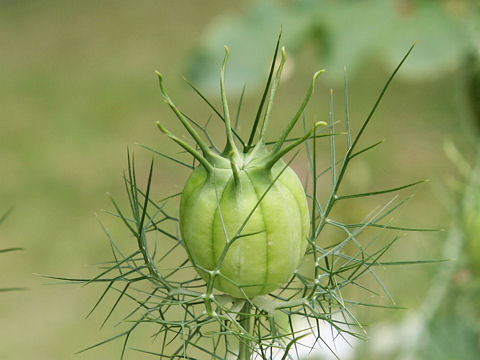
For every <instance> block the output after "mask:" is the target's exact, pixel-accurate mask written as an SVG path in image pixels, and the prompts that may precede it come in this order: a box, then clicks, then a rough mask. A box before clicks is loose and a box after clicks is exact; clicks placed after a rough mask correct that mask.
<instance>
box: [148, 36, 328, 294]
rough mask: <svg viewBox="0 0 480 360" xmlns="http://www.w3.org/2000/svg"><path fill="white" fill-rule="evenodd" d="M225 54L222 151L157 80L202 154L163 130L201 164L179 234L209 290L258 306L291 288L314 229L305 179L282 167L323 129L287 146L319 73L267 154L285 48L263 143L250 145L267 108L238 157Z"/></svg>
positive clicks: (188, 188)
mask: <svg viewBox="0 0 480 360" xmlns="http://www.w3.org/2000/svg"><path fill="white" fill-rule="evenodd" d="M225 50H226V55H225V59H224V62H223V65H222V71H221V76H220V85H221V94H222V104H223V110H224V111H223V112H224V114H223V117H222V116H221V117H222V120H223V121H224V122H225V128H226V137H227V144H226V147H225V149H224V151H223V152H221V153H220V152H215V151H214V150H212V148H211V147H209V146H208V145H207V144H206V143H205V142H204V141H203V139H202V138H201V137H200V136H199V134H198V133H197V132H196V131H195V130H194V129H193V127H192V126H191V124H190V121H189V119H187V118H186V116H185V115H184V114H183V113H182V112H181V111H179V110H178V109H177V107H176V106H175V105H174V104H173V102H172V100H171V99H170V97H169V96H168V95H167V93H166V91H165V89H164V86H163V78H162V76H161V74H159V73H157V75H158V77H159V80H160V89H161V92H162V96H163V99H164V100H165V102H166V103H167V104H168V105H169V106H170V108H171V109H172V110H173V111H174V113H175V114H176V116H177V117H178V119H179V120H180V121H181V122H182V124H183V125H184V127H185V128H186V129H187V131H188V132H189V133H190V135H191V136H192V137H193V139H194V140H195V142H196V144H197V146H198V149H199V151H197V150H196V149H195V148H194V147H192V146H191V145H189V144H187V143H186V142H184V141H183V140H181V139H180V138H178V137H176V136H175V135H173V134H171V133H170V132H169V131H168V130H167V129H165V127H163V126H162V125H161V124H158V126H159V128H160V130H161V131H162V132H164V133H165V134H167V135H168V136H169V137H170V138H171V139H172V140H174V141H175V142H176V143H177V144H179V145H180V146H182V147H183V148H184V149H185V150H186V151H187V152H189V153H190V154H191V155H192V156H193V157H195V158H196V159H197V160H198V162H199V165H198V166H197V167H196V168H195V169H194V170H193V172H192V174H191V175H190V177H189V179H188V180H187V183H186V184H185V187H184V189H183V192H182V197H181V202H180V218H179V223H180V232H181V236H182V240H183V242H184V244H185V248H186V250H187V253H188V256H189V258H190V260H191V262H192V263H193V265H194V267H195V269H196V270H197V272H198V273H199V274H200V275H201V276H202V277H203V278H204V279H205V281H206V282H207V284H208V286H210V287H214V288H216V289H217V290H220V291H222V292H224V293H227V294H230V295H232V296H234V297H237V298H245V297H248V298H252V297H254V296H257V295H263V294H267V293H269V292H271V291H273V290H275V289H277V288H279V287H280V286H281V285H282V284H284V283H285V282H287V281H288V280H289V279H290V278H291V277H292V275H293V274H294V272H295V270H296V269H297V267H298V265H299V264H300V262H301V260H302V259H303V256H304V254H305V250H306V248H307V244H308V236H309V228H310V215H309V209H308V205H307V198H306V195H305V191H304V189H303V186H302V184H301V182H300V179H299V178H298V176H297V174H296V173H295V172H294V171H293V170H292V169H291V168H290V167H289V166H288V164H285V163H284V162H283V160H282V156H284V155H285V154H287V153H288V152H289V151H291V150H292V149H294V148H296V147H297V146H298V145H300V144H301V143H303V142H304V141H306V140H307V139H308V138H310V137H311V135H312V134H313V133H314V131H315V128H316V127H317V126H320V125H325V123H323V122H318V123H316V124H315V125H314V127H313V129H311V130H310V131H309V132H307V133H306V134H305V135H304V136H302V137H300V138H297V139H293V140H291V141H288V145H286V143H287V142H286V140H287V136H288V134H289V133H290V131H291V129H292V128H293V126H294V125H295V124H296V122H297V121H298V119H299V118H300V116H301V115H302V114H303V111H304V109H305V107H306V105H307V103H308V101H309V99H310V97H311V95H312V93H313V89H314V82H315V79H316V77H317V76H318V74H319V73H320V72H317V73H316V74H315V75H314V77H313V81H312V83H311V86H310V88H309V90H308V92H307V94H306V97H305V99H304V101H303V103H302V105H301V107H300V109H299V110H298V111H297V113H296V114H295V116H294V117H293V119H292V120H291V121H290V122H289V124H288V125H287V127H286V129H285V130H284V131H283V133H282V135H281V136H280V138H279V139H278V140H277V141H276V142H275V144H274V145H273V146H272V149H269V147H268V146H267V145H266V143H265V132H266V129H267V124H268V120H269V115H270V111H271V107H272V104H273V99H274V97H275V93H276V90H277V88H278V84H279V81H280V76H281V72H282V69H283V66H284V64H285V60H286V53H285V50H284V49H283V48H282V58H281V62H280V64H279V67H278V70H277V73H276V76H275V79H274V80H273V85H272V88H271V90H270V99H269V101H268V104H267V107H266V109H265V114H264V120H263V123H262V127H261V129H260V138H259V140H258V142H257V143H256V144H255V145H254V144H252V141H253V137H254V135H255V133H256V130H257V125H258V124H259V119H260V115H261V114H262V112H263V101H262V103H261V105H260V108H259V111H258V114H257V117H256V120H255V122H254V126H253V128H252V132H251V136H250V139H249V141H248V143H247V144H246V143H245V142H244V141H243V140H241V138H240V137H239V136H237V139H238V141H239V142H241V143H242V145H243V151H239V150H238V148H237V144H236V143H235V141H234V134H233V130H232V128H231V125H230V116H229V110H228V104H227V101H226V95H225V81H224V76H225V66H226V61H227V58H228V49H227V48H225ZM277 52H278V43H277V48H276V51H275V56H274V61H273V63H272V67H271V73H270V77H269V81H268V82H267V87H266V90H265V94H266V93H267V92H268V90H269V88H270V82H271V79H272V76H271V75H272V73H273V68H274V66H275V59H276V55H277ZM195 90H196V89H195ZM265 94H264V95H265ZM264 98H265V96H264Z"/></svg>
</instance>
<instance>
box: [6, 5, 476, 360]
mask: <svg viewBox="0 0 480 360" xmlns="http://www.w3.org/2000/svg"><path fill="white" fill-rule="evenodd" d="M334 3H335V2H333V1H319V2H314V1H282V2H263V1H259V2H255V1H243V2H225V1H208V2H207V1H202V2H198V1H186V0H177V1H167V0H161V1H153V0H152V1H146V0H144V1H136V2H132V1H103V2H98V1H93V0H84V1H81V2H80V1H76V2H65V1H54V0H51V1H47V0H44V1H8V0H3V1H0V44H1V45H0V84H1V86H0V116H1V117H0V168H1V175H0V199H1V201H0V204H2V205H1V206H2V208H0V213H3V212H4V211H6V210H7V209H8V208H9V207H11V206H13V207H14V211H13V213H12V214H11V216H9V218H8V219H7V220H6V221H5V223H4V224H2V226H1V228H0V248H3V247H9V246H12V247H13V246H21V247H25V248H26V251H24V252H18V253H14V254H10V255H8V256H2V258H0V259H1V260H0V287H10V286H26V287H29V289H30V290H28V291H23V292H9V293H2V294H0V359H1V360H4V359H5V360H17V359H22V360H23V359H38V360H41V359H82V360H83V359H105V360H107V359H117V358H118V357H119V354H120V343H112V344H108V345H106V346H104V347H101V348H99V349H95V350H92V351H90V352H86V353H82V354H80V355H73V353H74V352H76V351H78V350H80V349H82V348H84V347H86V346H88V345H91V344H93V343H95V342H98V341H100V340H101V339H103V338H107V337H108V336H111V335H113V334H115V333H116V332H118V330H116V329H114V328H113V326H111V325H112V324H114V323H115V321H112V322H111V324H107V325H106V326H105V328H103V329H101V330H99V325H100V323H101V321H102V319H103V316H105V315H106V311H108V310H107V309H101V310H100V311H99V315H95V316H94V317H92V318H91V319H90V318H89V319H88V320H84V316H85V315H86V314H87V313H88V311H89V310H90V307H91V306H92V305H93V304H94V303H95V301H96V299H97V297H98V296H99V294H100V293H101V291H102V289H101V288H98V287H95V286H91V287H90V286H89V287H84V288H82V287H79V286H75V285H74V286H70V285H55V286H47V285H44V284H45V283H47V282H49V281H48V280H46V279H43V278H42V277H40V276H39V275H38V274H49V275H58V276H71V277H79V278H85V277H88V276H91V275H92V274H94V273H95V267H94V266H91V265H90V264H94V263H96V262H99V261H104V260H109V259H110V253H109V247H108V243H107V241H106V239H105V236H104V235H103V233H102V231H101V228H100V226H99V225H98V223H97V221H96V218H95V214H96V213H99V214H100V217H102V219H105V221H106V224H107V225H108V227H109V229H110V230H111V232H112V234H113V235H114V236H116V237H117V238H119V239H122V240H121V241H120V242H121V243H125V244H127V243H128V240H131V239H129V238H128V236H127V235H126V232H125V231H124V229H123V225H122V224H121V223H119V222H118V221H115V220H114V219H111V218H109V217H108V216H107V215H105V214H103V213H102V212H101V210H102V209H111V205H110V202H109V199H108V197H107V196H106V195H105V193H106V192H110V193H112V194H113V195H114V196H115V197H116V198H118V199H120V202H122V201H123V200H124V198H123V187H122V186H123V185H122V180H121V176H122V171H123V169H124V168H125V166H126V164H125V159H126V148H127V147H129V148H130V149H133V150H134V151H135V152H136V154H137V158H138V169H142V167H144V168H145V171H144V172H143V171H141V170H139V171H138V172H139V173H140V174H142V173H145V175H146V173H147V168H146V164H147V162H148V161H149V159H150V158H151V154H150V153H148V152H146V151H145V150H142V149H140V148H139V147H138V146H136V145H135V144H136V143H142V144H147V145H150V146H153V147H156V148H159V149H163V150H165V151H166V152H169V153H174V152H177V151H179V149H178V148H177V147H175V146H173V145H171V144H170V143H169V142H168V141H167V139H166V137H165V136H162V134H160V133H159V132H158V131H156V127H155V126H154V122H155V121H156V120H162V123H163V124H165V125H167V126H168V128H169V129H171V130H175V131H176V132H177V133H181V130H180V126H179V125H178V124H177V122H176V121H175V119H174V117H173V115H172V114H171V113H170V112H169V109H168V108H167V106H166V105H165V104H163V103H162V101H161V99H160V95H159V91H158V88H157V86H158V85H157V82H156V79H155V77H154V74H153V71H154V70H159V71H161V72H162V73H163V74H164V75H165V80H166V84H167V86H168V89H169V92H170V95H171V96H172V98H173V99H174V100H175V101H176V103H177V104H178V105H179V106H181V107H182V109H184V110H185V111H186V112H187V113H188V114H191V115H194V116H195V117H196V118H198V119H199V120H205V119H206V118H207V117H208V115H209V110H208V108H206V107H205V106H204V105H202V103H201V101H199V100H198V98H197V97H196V95H195V94H194V93H193V92H192V91H191V89H189V88H188V86H187V85H186V84H185V83H183V82H182V81H181V77H182V75H188V76H189V77H190V78H191V79H193V80H194V82H195V83H196V84H198V85H199V87H200V88H202V89H205V90H206V91H208V92H209V93H210V94H213V95H212V96H211V97H213V96H216V95H215V94H216V92H215V86H216V85H215V84H214V83H213V82H212V80H211V79H212V77H211V76H215V77H216V76H217V74H218V73H214V74H213V75H210V74H211V73H212V70H211V69H212V67H213V68H214V69H215V68H218V66H217V64H219V63H220V61H221V59H222V57H223V44H224V43H226V44H227V45H229V46H230V51H231V63H230V66H229V69H228V70H227V89H230V90H231V92H230V95H231V96H232V98H231V100H232V103H234V104H235V103H236V102H237V99H238V96H239V89H241V87H242V86H243V82H244V80H245V81H248V83H247V92H246V97H245V107H244V113H243V114H244V116H243V117H242V118H241V124H242V123H243V122H245V125H243V126H242V125H241V127H240V128H241V130H244V131H247V129H248V127H249V124H250V121H251V120H252V114H253V112H254V109H255V107H256V106H257V105H258V102H259V96H260V93H261V88H260V87H259V84H261V83H262V82H263V81H264V79H265V73H266V70H267V69H268V66H269V64H268V62H269V58H270V56H271V55H270V54H271V52H272V50H273V47H274V40H275V38H276V36H277V34H278V31H279V29H280V25H281V24H282V25H283V32H284V34H285V44H286V46H287V51H289V50H290V49H291V53H289V64H290V65H289V68H288V73H289V74H288V76H287V77H286V79H285V81H283V83H282V84H281V89H280V90H279V93H278V100H277V101H276V108H275V110H274V112H273V116H274V117H275V116H276V117H277V118H278V120H275V121H278V123H279V124H285V123H286V122H287V121H288V115H287V116H285V114H293V113H294V112H295V110H296V107H297V106H298V104H299V103H300V101H301V99H302V97H303V95H304V92H305V90H306V88H307V86H308V83H309V81H310V78H311V74H312V73H313V72H314V71H316V70H318V69H320V68H326V69H327V73H331V75H327V76H324V77H320V78H319V81H318V90H317V92H316V94H315V96H314V99H313V101H312V104H311V105H310V107H309V110H308V112H307V115H308V116H309V117H310V118H311V117H313V116H316V117H317V118H318V119H319V120H326V119H328V103H329V88H330V87H333V89H334V92H335V94H337V95H336V96H337V98H338V100H336V103H338V105H337V108H336V117H337V118H338V119H339V120H343V84H342V81H343V80H342V75H341V74H343V68H344V66H347V68H348V74H349V83H350V101H351V107H350V113H351V119H352V126H353V128H354V130H357V129H358V126H359V124H360V123H361V121H362V119H363V118H364V117H365V116H366V115H367V113H368V111H369V109H370V107H371V106H372V105H373V102H374V101H375V98H376V95H377V94H378V93H379V91H380V89H381V87H382V86H383V84H384V83H385V81H386V79H387V78H388V75H389V73H390V72H391V71H392V70H393V67H394V64H395V63H396V62H398V61H399V60H400V59H401V56H402V54H404V53H405V52H406V51H407V50H408V48H409V46H410V45H411V44H412V43H413V42H414V41H418V43H417V46H416V49H415V50H414V52H413V54H412V55H411V57H410V58H409V59H408V60H407V64H406V67H405V71H404V72H403V73H402V72H401V73H400V77H399V78H398V79H396V80H395V81H394V83H393V84H392V87H391V89H390V90H389V92H388V94H387V96H386V97H385V99H384V101H383V102H382V104H381V106H380V108H379V110H378V113H377V114H376V115H375V118H374V121H373V123H372V128H370V129H369V131H368V134H367V136H366V138H365V140H364V145H368V144H370V143H371V142H374V141H376V140H379V139H386V142H385V144H383V145H382V149H381V150H380V151H376V152H374V153H371V154H370V155H368V156H366V157H364V158H362V159H359V160H358V162H355V163H354V164H353V168H352V170H351V173H350V175H349V176H348V177H347V179H346V184H345V185H346V187H345V192H346V193H347V192H361V191H366V190H372V189H379V188H385V187H393V186H399V185H402V184H404V183H409V182H413V181H415V180H418V179H423V178H429V179H431V180H433V183H430V184H427V185H421V186H420V187H418V188H415V189H414V190H409V191H408V192H407V193H405V194H404V195H405V196H407V195H408V194H411V193H415V198H414V199H413V200H412V201H410V202H409V203H408V205H407V206H406V207H404V208H402V209H401V210H400V211H399V212H398V213H397V214H395V216H394V220H393V223H395V224H401V225H411V226H423V227H438V228H448V227H449V226H450V224H451V221H452V218H453V217H454V216H453V215H452V214H454V211H455V209H454V205H452V204H455V194H454V190H453V189H452V188H451V187H450V186H449V184H450V183H451V180H452V178H455V177H456V174H457V172H458V171H457V167H456V166H455V165H454V164H452V162H451V161H450V160H448V159H447V157H446V156H445V153H444V151H443V146H444V142H445V141H446V140H450V141H452V142H453V143H455V144H456V145H457V147H458V149H459V151H460V152H461V153H462V154H465V157H466V159H467V161H469V160H468V159H471V158H473V154H474V152H475V147H476V146H475V145H476V141H477V140H476V139H477V138H476V126H475V124H474V123H473V122H472V121H471V120H472V119H471V118H472V114H471V110H470V109H471V103H469V101H470V98H472V96H471V94H470V93H468V91H467V88H468V86H467V85H466V84H467V80H468V79H469V78H470V77H469V76H470V75H469V70H470V68H469V67H468V66H467V64H468V63H467V59H468V57H469V54H470V53H471V52H472V51H474V50H473V49H474V47H475V44H478V42H479V37H478V31H477V30H478V29H476V28H475V26H476V24H477V25H478V23H476V22H475V19H479V17H475V16H477V15H478V8H475V5H474V4H475V3H474V2H470V1H440V0H439V1H436V2H422V1H394V0H389V1H385V2H378V1H373V0H372V1H367V0H365V1H359V2H358V3H356V5H355V6H356V7H355V8H351V7H349V6H353V5H352V4H351V3H352V2H350V1H343V2H339V4H334ZM377 3H382V4H383V5H381V6H380V5H378V4H377ZM387 3H388V6H386V5H385V4H387ZM425 3H435V5H434V6H432V5H431V4H430V5H428V6H430V7H431V8H428V6H427V7H425V6H423V5H422V4H425ZM377 5H378V6H377ZM309 6H310V7H309ZM312 9H314V11H313V10H312ZM374 10H375V11H374ZM476 11H477V12H476ZM292 14H293V15H292ZM306 14H308V16H307V15H306ZM354 20H355V21H354ZM380 20H382V21H380ZM395 21H396V22H395ZM392 22H394V25H395V26H392ZM386 29H388V31H387V30H386ZM446 34H447V35H448V36H446ZM380 35H381V36H380ZM451 44H455V46H454V47H452V46H450V45H451ZM446 55H448V56H446ZM212 64H213V65H212ZM409 69H410V70H409ZM427 70H428V71H427ZM213 72H215V71H213ZM338 74H340V75H338ZM476 91H477V90H473V93H476ZM469 94H470V95H469ZM469 96H470V98H469ZM473 98H475V97H473ZM477 100H478V98H477ZM474 101H476V100H474ZM215 103H218V96H216V97H215ZM281 127H282V126H281V125H279V126H278V127H277V126H272V132H271V133H272V137H273V135H274V134H275V131H276V130H275V129H279V128H281ZM277 131H278V130H277ZM297 131H298V133H299V132H301V129H297ZM213 132H214V133H215V134H217V135H219V136H221V129H217V128H214V129H213ZM326 149H327V148H326ZM325 154H326V155H325V159H324V164H325V166H327V165H328V163H329V158H328V153H325ZM301 160H302V159H299V160H298V161H296V162H295V163H294V167H295V169H296V170H297V171H298V172H299V173H300V174H301V175H302V173H303V174H304V173H305V171H306V167H305V165H304V164H302V161H301ZM156 174H157V176H156V181H157V182H156V184H155V187H156V189H155V191H156V194H157V195H158V196H159V197H160V196H162V195H168V194H170V193H172V192H174V191H179V190H180V189H181V187H182V185H183V183H184V181H185V179H186V176H187V173H186V172H185V171H183V170H182V169H180V168H179V167H178V166H176V165H175V164H172V163H170V162H167V161H164V160H161V159H158V160H157V162H156ZM142 180H144V179H141V180H140V181H142ZM384 201H385V198H383V199H376V198H375V199H369V200H367V201H364V202H353V203H351V204H349V205H348V206H344V207H343V208H342V211H344V212H345V214H346V215H345V216H347V217H348V218H349V219H352V221H355V220H359V219H361V218H363V217H364V216H365V215H366V214H367V213H368V212H369V211H370V210H371V209H372V208H374V207H375V206H376V205H380V204H383V203H384ZM444 242H445V235H444V234H439V233H433V234H432V233H428V234H427V233H422V234H415V233H409V234H406V235H405V236H404V238H403V239H402V241H400V242H399V243H398V244H397V245H396V246H395V247H394V249H393V250H392V252H391V254H390V255H389V257H391V258H392V259H412V260H413V259H433V258H438V257H441V256H443V254H442V247H443V244H444ZM441 266H444V265H426V266H416V267H405V268H394V269H387V270H386V271H381V272H380V274H381V277H382V280H383V281H384V282H385V283H386V285H387V287H388V288H389V289H390V291H391V293H392V295H393V296H394V297H395V299H396V300H397V304H398V305H399V306H403V307H407V308H410V309H415V308H416V307H418V306H420V305H421V304H422V301H423V299H424V297H425V294H426V293H427V292H428V289H429V286H430V284H431V281H432V277H433V276H434V274H436V273H437V272H438V271H439V267H441ZM445 281H448V279H447V280H445ZM406 282H407V283H408V291H405V283H406ZM467 298H468V295H467ZM375 301H377V300H375ZM467 301H468V300H467ZM470 302H471V301H470ZM379 303H385V304H386V303H388V299H380V300H379ZM467 309H469V308H468V307H467ZM102 310H103V313H102ZM407 313H408V311H407V310H398V311H391V310H388V311H387V310H378V309H375V310H374V311H370V312H365V313H362V314H361V316H362V320H365V322H367V323H370V324H373V323H375V322H378V321H383V322H384V321H392V322H394V321H400V319H402V318H403V317H404V316H405V315H406V314H407ZM467 315H468V314H467ZM117 320H119V318H117ZM446 322H447V324H449V325H452V321H446ZM453 323H454V324H453V325H454V326H455V328H457V327H458V326H460V327H461V326H462V324H461V322H459V323H455V321H453ZM457 332H458V333H459V334H460V335H459V336H463V335H462V334H463V333H462V329H460V330H458V331H457ZM440 333H441V331H440ZM446 334H447V336H450V334H451V333H450V332H449V331H448V330H447V331H446ZM468 334H471V332H469V333H468ZM469 336H470V335H469ZM472 338H473V340H471V341H470V342H469V344H473V345H472V348H475V341H477V343H476V344H477V345H478V341H480V340H479V339H478V335H477V337H475V335H472ZM462 339H465V336H463V337H462ZM468 339H470V337H468ZM150 341H151V339H149V338H147V337H146V338H145V339H144V340H139V342H140V343H141V344H142V343H143V344H149V342H150ZM477 349H478V348H477ZM135 356H137V355H135V354H130V355H129V357H127V358H136V357H135ZM367 358H368V357H367ZM382 358H384V359H385V358H386V357H385V356H384V357H382ZM425 358H428V357H425ZM452 359H453V358H452ZM459 359H470V358H469V357H465V356H463V357H459ZM472 359H473V358H472Z"/></svg>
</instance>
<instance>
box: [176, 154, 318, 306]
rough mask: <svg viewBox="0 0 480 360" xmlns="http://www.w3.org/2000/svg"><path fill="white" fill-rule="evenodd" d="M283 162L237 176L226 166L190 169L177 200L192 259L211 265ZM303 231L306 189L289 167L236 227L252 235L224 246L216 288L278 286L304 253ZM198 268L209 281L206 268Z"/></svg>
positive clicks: (254, 291) (240, 293)
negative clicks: (243, 225) (223, 255)
mask: <svg viewBox="0 0 480 360" xmlns="http://www.w3.org/2000/svg"><path fill="white" fill-rule="evenodd" d="M284 166H285V165H284V164H283V163H282V162H279V164H277V165H275V166H274V167H273V169H272V170H266V169H263V168H251V169H246V170H240V171H239V174H238V179H237V180H235V178H234V176H233V172H232V170H231V169H215V170H214V171H213V172H210V173H209V174H207V172H206V171H205V170H204V169H203V167H199V168H197V169H195V170H194V172H193V173H192V175H191V176H190V178H189V180H188V181H187V184H186V185H185V188H184V191H183V194H182V199H181V205H180V230H181V233H182V238H183V240H184V242H185V246H186V249H187V252H188V255H189V256H190V259H191V260H192V262H193V263H194V264H196V265H198V266H201V267H202V268H205V269H208V270H213V269H215V267H216V266H217V263H218V261H219V258H220V257H221V255H222V252H223V251H224V248H225V245H226V243H227V241H231V239H232V238H233V237H234V236H235V235H236V234H237V232H238V231H239V229H240V227H241V226H242V223H243V222H244V221H245V220H246V219H247V217H248V216H249V214H250V213H251V212H252V210H253V208H254V207H255V205H256V204H257V203H258V201H259V199H260V198H261V196H262V195H263V194H264V193H265V192H266V190H267V189H268V187H269V186H270V184H271V183H272V182H273V181H274V179H275V177H276V176H277V175H278V173H279V171H281V170H282V169H283V167H284ZM218 204H220V207H218ZM222 220H223V221H222ZM222 222H223V225H222ZM308 231H309V211H308V205H307V200H306V196H305V192H304V190H303V187H302V184H301V182H300V180H299V178H298V176H297V175H296V174H295V172H294V171H293V170H292V169H291V168H289V167H288V168H286V169H285V171H284V172H283V173H282V175H281V176H280V177H279V178H278V179H277V181H276V182H275V183H274V185H273V186H272V187H271V188H270V189H269V190H268V192H267V193H266V195H265V197H264V198H263V200H262V201H261V202H260V204H259V206H258V207H257V208H256V209H255V211H254V212H253V214H252V215H251V217H250V218H249V220H248V222H247V223H246V226H245V227H244V228H243V230H242V231H241V234H252V235H249V236H244V237H240V238H239V239H237V240H235V242H234V243H233V244H232V245H231V246H230V248H229V249H228V252H227V253H226V256H225V258H224V260H223V262H222V266H221V269H220V272H221V276H219V277H218V278H217V280H216V281H215V284H214V286H215V288H217V289H218V290H220V291H223V292H225V293H228V294H230V295H232V296H234V297H238V298H244V297H245V296H247V297H249V298H251V297H254V296H257V295H263V294H267V293H269V292H271V291H273V290H275V289H277V288H278V287H279V286H281V285H282V284H283V283H285V282H286V281H288V280H289V279H290V277H291V276H292V275H293V273H294V271H295V269H296V268H297V267H298V265H299V263H300V261H301V259H302V258H303V256H304V253H305V250H306V246H307V236H308ZM225 232H226V234H227V236H225ZM199 273H200V275H201V276H202V277H203V278H204V279H205V280H207V281H208V276H209V275H208V274H207V273H206V272H204V271H199Z"/></svg>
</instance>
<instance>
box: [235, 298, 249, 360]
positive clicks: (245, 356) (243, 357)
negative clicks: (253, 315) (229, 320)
mask: <svg viewBox="0 0 480 360" xmlns="http://www.w3.org/2000/svg"><path fill="white" fill-rule="evenodd" d="M251 308H252V305H250V303H249V302H248V301H245V305H243V308H242V314H241V315H240V321H239V322H240V325H242V327H243V328H244V329H245V330H246V331H247V334H246V335H247V337H248V336H249V335H250V311H251ZM250 345H251V344H250V340H248V339H242V340H240V349H239V351H238V360H250V357H251V355H252V350H251V347H250Z"/></svg>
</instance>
